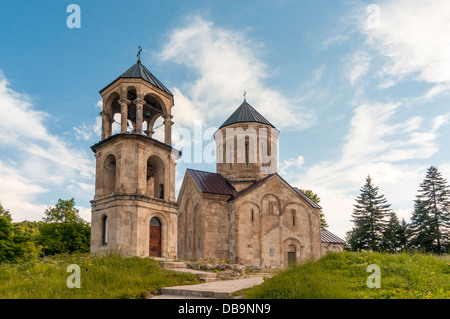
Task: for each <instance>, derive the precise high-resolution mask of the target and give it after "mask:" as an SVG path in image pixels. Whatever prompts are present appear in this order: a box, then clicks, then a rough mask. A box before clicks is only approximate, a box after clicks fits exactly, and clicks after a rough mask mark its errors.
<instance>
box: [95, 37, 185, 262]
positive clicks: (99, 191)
mask: <svg viewBox="0 0 450 319" xmlns="http://www.w3.org/2000/svg"><path fill="white" fill-rule="evenodd" d="M141 52H142V48H141V47H140V46H139V50H138V54H137V57H138V61H137V62H136V64H134V65H133V66H132V67H130V68H129V69H128V70H127V71H125V72H124V73H123V74H122V75H120V76H119V77H118V78H116V79H115V80H114V81H112V82H111V83H110V84H108V85H107V86H106V87H105V88H103V89H102V90H101V91H100V94H101V96H102V98H103V103H102V111H101V112H100V115H101V116H102V136H101V141H99V142H98V143H97V144H95V145H93V146H92V147H91V149H92V151H93V152H94V153H95V157H96V177H95V197H94V200H93V201H91V204H92V219H91V224H92V235H91V252H92V253H99V252H103V251H106V250H114V251H117V252H119V253H121V254H124V255H131V256H154V257H166V258H176V256H177V245H176V233H177V228H176V227H177V204H176V201H175V165H176V163H175V160H176V159H177V158H178V157H179V154H180V153H179V152H178V151H177V150H175V149H173V148H172V138H171V131H172V125H173V122H172V115H171V111H172V107H173V106H174V102H173V94H172V93H171V92H170V91H169V90H168V89H167V88H166V87H165V86H164V85H163V84H162V83H161V82H160V81H159V80H158V79H157V78H156V77H155V76H154V75H153V74H152V73H151V72H150V71H149V70H148V69H147V68H146V67H145V66H144V65H143V64H142V63H141V61H140V54H141ZM160 118H162V119H163V127H162V128H161V129H162V130H164V139H163V140H162V141H159V140H157V139H155V138H154V136H153V134H154V130H155V129H156V127H155V123H157V122H156V121H157V120H158V119H160ZM113 124H114V126H113ZM158 225H159V226H158ZM173 234H175V235H173ZM106 239H107V240H106Z"/></svg>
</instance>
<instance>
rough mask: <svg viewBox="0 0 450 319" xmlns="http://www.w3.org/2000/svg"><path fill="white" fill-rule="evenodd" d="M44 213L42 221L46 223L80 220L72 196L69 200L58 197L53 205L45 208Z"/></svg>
mask: <svg viewBox="0 0 450 319" xmlns="http://www.w3.org/2000/svg"><path fill="white" fill-rule="evenodd" d="M45 215H46V217H44V218H43V221H44V222H46V223H52V222H53V223H64V222H73V221H74V222H78V221H80V220H81V218H80V215H79V210H78V209H77V208H75V199H74V198H71V199H69V200H62V199H61V198H60V199H59V200H58V203H56V205H55V207H48V208H47V209H46V210H45Z"/></svg>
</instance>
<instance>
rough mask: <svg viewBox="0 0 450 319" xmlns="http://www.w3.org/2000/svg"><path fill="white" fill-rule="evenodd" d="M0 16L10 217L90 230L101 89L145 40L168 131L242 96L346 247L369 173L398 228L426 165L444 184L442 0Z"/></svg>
mask: <svg viewBox="0 0 450 319" xmlns="http://www.w3.org/2000/svg"><path fill="white" fill-rule="evenodd" d="M72 3H74V4H77V5H79V7H80V9H81V28H79V29H76V28H74V29H70V28H68V27H67V25H66V20H67V17H68V16H69V15H70V13H67V12H66V8H67V6H68V5H69V4H72ZM370 5H372V6H370ZM374 5H375V6H374ZM0 16H1V19H0V39H1V41H0V201H1V203H2V204H3V205H4V206H5V207H6V208H8V209H9V210H10V211H11V213H12V216H13V218H14V220H16V221H20V220H24V219H27V220H40V219H41V218H42V217H43V215H44V210H45V208H46V207H47V206H48V205H54V204H55V203H56V202H57V200H58V198H63V199H67V198H71V197H75V200H76V202H77V205H78V207H79V209H80V212H81V216H82V217H83V218H85V219H86V220H90V203H89V200H91V199H92V198H93V191H94V188H93V184H94V168H95V162H94V156H93V154H92V152H91V150H90V148H89V147H90V146H91V145H93V144H95V143H96V142H98V140H99V124H100V116H99V115H98V113H99V112H100V108H99V106H98V101H99V100H100V98H101V97H100V94H99V93H98V91H99V90H100V89H102V88H103V87H104V86H106V85H107V84H109V83H110V82H111V81H112V80H114V79H115V78H116V77H117V76H119V75H120V74H121V73H123V72H124V71H125V70H126V69H128V68H129V67H130V66H131V65H133V64H134V63H135V62H136V53H137V47H138V45H140V46H141V47H142V48H143V52H142V57H141V60H142V62H143V64H144V65H145V66H146V67H147V68H149V69H150V70H151V71H152V72H153V73H154V74H155V75H156V76H157V77H158V78H159V80H161V81H162V82H163V83H164V84H165V85H166V86H167V87H168V88H169V89H170V90H171V91H172V93H174V96H175V107H174V109H173V115H174V119H173V120H174V122H175V125H174V129H177V128H188V129H190V130H192V127H193V123H194V122H195V121H196V120H197V121H198V120H201V121H203V122H202V123H203V127H204V128H211V127H217V126H219V125H220V124H221V123H222V122H223V121H225V120H226V118H227V117H228V116H229V115H230V114H231V113H232V112H233V111H234V109H236V108H237V107H238V106H239V105H240V103H241V102H242V93H243V91H244V90H245V91H246V92H247V101H248V102H249V103H250V104H251V105H252V106H253V107H255V108H256V109H257V110H258V111H259V112H260V113H262V114H263V115H264V116H265V117H266V118H267V119H268V120H269V121H271V122H272V123H273V124H274V125H275V126H277V128H279V129H280V131H281V133H280V138H279V165H278V167H279V172H280V175H281V176H282V177H284V178H285V179H286V180H287V181H288V182H290V183H291V184H292V185H294V186H297V187H300V188H310V189H312V190H313V191H315V192H317V193H318V194H319V196H320V197H321V199H322V201H321V205H322V206H323V208H324V212H325V216H326V219H327V221H328V223H329V225H330V228H329V230H330V231H332V232H334V233H336V234H337V235H339V236H341V237H344V236H345V232H346V231H348V230H349V229H350V228H351V227H352V223H351V222H350V219H351V216H350V215H351V213H352V209H353V208H352V204H353V203H354V199H355V197H356V195H357V194H358V192H359V189H360V187H361V186H362V185H363V184H364V181H365V177H366V176H367V175H368V174H370V175H371V176H372V178H373V181H374V183H375V184H376V185H377V186H379V187H380V192H381V193H383V194H385V196H386V197H387V199H388V201H389V202H390V203H391V204H392V208H393V209H394V210H395V211H396V212H397V214H398V215H399V216H400V217H404V218H406V219H408V218H409V216H410V213H411V210H412V207H413V200H414V198H415V195H416V194H417V189H418V188H419V184H420V182H421V181H422V180H423V178H424V176H425V170H426V169H427V168H428V167H429V166H431V165H435V166H437V167H439V168H440V170H441V172H442V173H443V174H444V177H446V178H450V156H449V155H450V151H449V146H450V141H449V139H448V136H449V133H450V125H449V124H450V123H449V120H450V107H449V92H450V25H449V24H448V16H450V4H449V3H448V1H446V0H434V1H423V0H420V1H419V0H408V1H406V0H383V1H374V2H367V1H331V0H328V1H325V0H320V1H319V0H315V1H289V0H285V1H189V2H187V1H81V0H80V1H75V0H72V1H45V2H37V1H9V0H5V1H2V2H1V3H0ZM205 138H206V137H205ZM174 142H177V137H176V136H175V137H174ZM210 142H211V140H207V139H205V140H204V141H203V145H206V144H208V143H210ZM187 167H191V168H197V169H203V170H208V171H214V170H215V165H214V164H211V163H204V162H203V163H185V162H183V161H182V162H181V163H179V164H178V166H177V187H179V186H180V183H181V180H182V178H183V175H184V172H185V169H186V168H187Z"/></svg>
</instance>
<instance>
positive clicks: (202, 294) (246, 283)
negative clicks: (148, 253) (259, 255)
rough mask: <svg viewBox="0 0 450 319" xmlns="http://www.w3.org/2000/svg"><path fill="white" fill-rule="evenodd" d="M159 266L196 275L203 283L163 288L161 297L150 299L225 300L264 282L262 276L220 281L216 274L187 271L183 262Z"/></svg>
mask: <svg viewBox="0 0 450 319" xmlns="http://www.w3.org/2000/svg"><path fill="white" fill-rule="evenodd" d="M160 265H161V267H162V268H164V269H167V270H171V271H178V272H184V273H191V274H196V275H198V276H199V278H200V280H201V281H203V282H205V283H203V284H197V285H186V286H175V287H165V288H162V289H161V292H162V294H161V295H157V296H153V297H151V298H150V299H203V298H208V299H211V298H215V299H227V298H229V297H231V295H232V294H233V293H234V292H236V291H238V290H241V289H244V288H249V287H252V286H255V285H260V284H262V283H263V282H264V279H263V274H261V275H254V276H250V277H247V278H240V279H232V280H220V279H218V278H217V274H216V273H214V272H207V271H201V270H193V269H188V268H186V264H185V263H184V262H174V261H166V262H162V263H160Z"/></svg>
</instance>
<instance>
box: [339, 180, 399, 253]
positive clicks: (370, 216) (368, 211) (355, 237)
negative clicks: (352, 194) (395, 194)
mask: <svg viewBox="0 0 450 319" xmlns="http://www.w3.org/2000/svg"><path fill="white" fill-rule="evenodd" d="M378 191H379V189H378V187H376V186H374V185H373V184H372V178H371V177H370V176H367V178H366V183H365V185H364V186H363V187H362V188H361V189H360V195H358V196H357V198H356V204H355V205H353V206H354V209H353V214H352V217H353V220H352V222H353V223H354V225H355V227H354V228H353V229H352V230H351V231H350V232H348V233H347V238H348V239H347V240H348V242H349V244H350V245H351V248H352V250H372V251H380V250H381V249H382V244H383V232H384V230H385V228H386V219H387V217H388V216H390V214H391V209H390V206H391V205H390V204H387V200H386V198H385V197H384V195H378Z"/></svg>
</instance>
